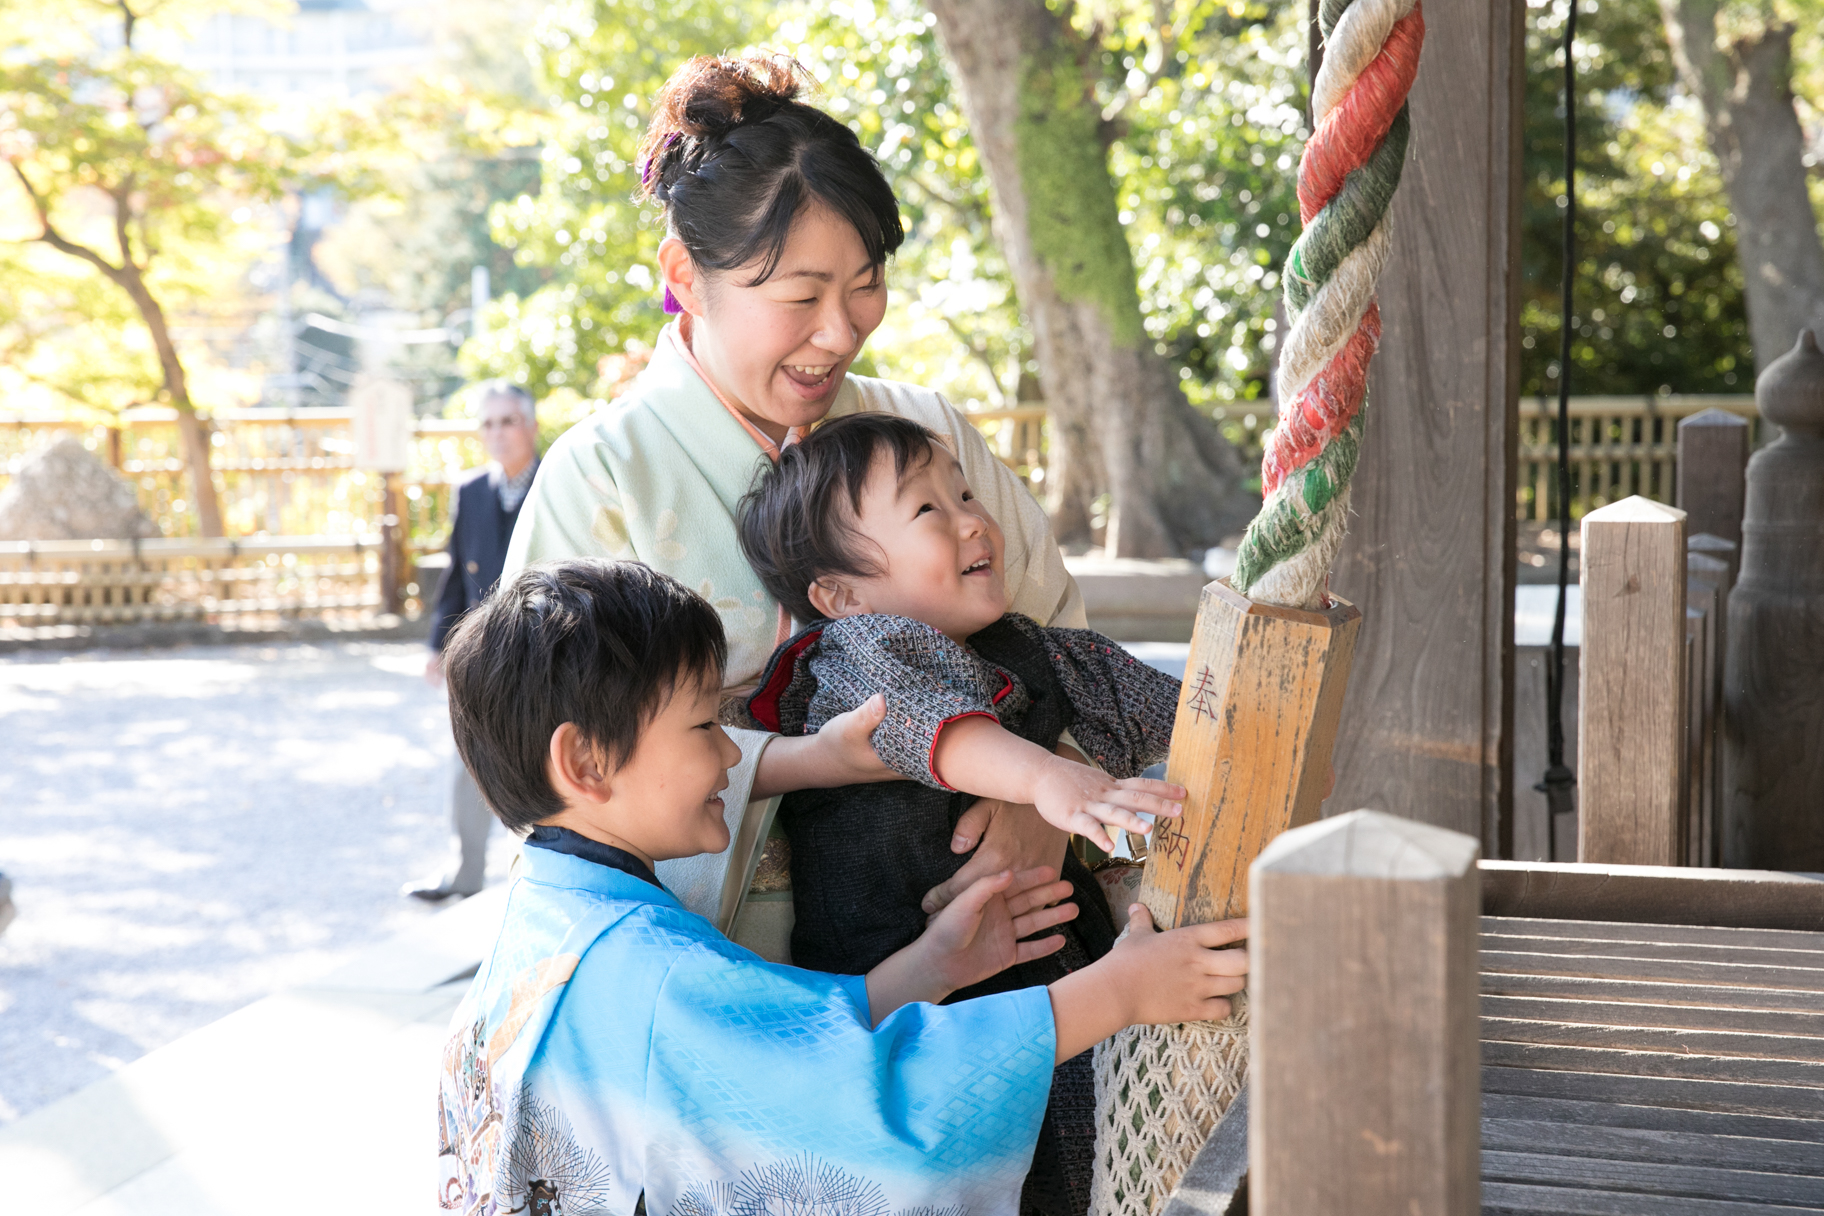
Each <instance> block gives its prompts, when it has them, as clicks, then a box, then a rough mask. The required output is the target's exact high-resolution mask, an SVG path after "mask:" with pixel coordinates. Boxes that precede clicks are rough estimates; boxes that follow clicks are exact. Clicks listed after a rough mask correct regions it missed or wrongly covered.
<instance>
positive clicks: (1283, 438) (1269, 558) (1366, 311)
mask: <svg viewBox="0 0 1824 1216" xmlns="http://www.w3.org/2000/svg"><path fill="white" fill-rule="evenodd" d="M1318 21H1319V28H1320V29H1321V30H1322V32H1323V35H1324V39H1325V44H1326V50H1325V61H1324V65H1323V68H1322V69H1321V70H1320V72H1319V73H1318V78H1317V80H1316V82H1315V83H1314V86H1313V90H1312V103H1313V105H1312V108H1313V111H1314V113H1315V116H1316V123H1317V129H1316V130H1315V131H1314V132H1313V133H1312V136H1311V139H1310V142H1309V143H1307V144H1306V145H1305V151H1304V156H1303V157H1302V159H1301V160H1300V161H1299V168H1298V203H1299V218H1300V220H1301V222H1303V224H1304V225H1305V228H1304V231H1303V233H1302V234H1300V236H1299V238H1298V242H1297V243H1296V244H1295V245H1294V246H1293V248H1292V253H1291V256H1290V257H1289V258H1288V259H1287V263H1286V267H1285V271H1284V274H1283V276H1282V277H1283V279H1284V283H1285V302H1286V313H1287V317H1288V320H1289V321H1290V325H1289V326H1288V330H1287V333H1286V335H1285V336H1284V339H1283V341H1282V343H1281V347H1280V367H1279V383H1280V390H1281V396H1280V410H1279V423H1278V425H1277V426H1276V427H1275V428H1274V429H1273V431H1272V432H1270V433H1269V435H1268V436H1267V442H1266V452H1265V455H1264V456H1263V458H1262V461H1261V489H1262V491H1263V492H1264V494H1265V496H1266V500H1265V502H1264V503H1263V504H1262V506H1261V510H1260V514H1259V515H1257V516H1256V517H1255V519H1254V522H1253V523H1252V524H1251V525H1250V526H1249V528H1248V532H1247V535H1246V537H1245V538H1244V539H1243V541H1242V546H1241V551H1240V554H1239V555H1238V558H1237V562H1236V568H1235V573H1234V576H1233V577H1232V579H1231V580H1230V581H1231V583H1232V584H1233V585H1234V587H1235V588H1236V589H1237V590H1238V591H1241V592H1242V593H1244V594H1246V595H1249V596H1251V597H1252V598H1254V599H1256V600H1259V601H1262V602H1265V603H1274V604H1281V605H1285V606H1289V607H1296V608H1315V607H1318V606H1320V605H1321V604H1322V602H1323V600H1324V581H1325V579H1326V578H1327V576H1328V573H1329V567H1330V561H1331V559H1332V558H1333V557H1334V556H1335V554H1336V549H1337V546H1338V545H1340V544H1341V541H1342V533H1343V529H1344V524H1345V517H1346V514H1347V509H1348V489H1349V480H1350V477H1351V476H1352V475H1353V474H1354V472H1355V464H1356V458H1357V455H1358V454H1359V452H1360V450H1361V435H1362V406H1363V404H1364V403H1365V401H1366V398H1367V393H1368V364H1369V361H1370V360H1371V359H1372V358H1373V357H1374V351H1375V348H1376V346H1377V345H1378V344H1379V342H1380V337H1381V318H1380V308H1379V306H1378V305H1377V304H1376V302H1375V299H1374V281H1375V280H1376V279H1377V278H1378V277H1379V275H1380V271H1381V267H1382V266H1383V265H1384V264H1385V261H1386V256H1387V249H1388V246H1389V243H1390V241H1389V230H1388V220H1387V209H1388V206H1389V205H1390V204H1391V203H1392V201H1393V193H1394V191H1395V189H1397V188H1398V186H1399V184H1400V171H1401V169H1402V167H1403V166H1404V163H1405V159H1406V147H1407V140H1408V134H1409V130H1410V117H1409V114H1408V111H1407V105H1406V97H1407V94H1408V93H1409V92H1411V90H1412V82H1413V78H1414V77H1415V76H1416V75H1417V73H1418V66H1419V51H1420V47H1421V45H1422V44H1423V42H1424V39H1425V19H1424V16H1423V14H1422V12H1421V10H1420V7H1419V4H1418V2H1417V0H1324V3H1323V5H1322V7H1321V9H1320V11H1319V15H1318Z"/></svg>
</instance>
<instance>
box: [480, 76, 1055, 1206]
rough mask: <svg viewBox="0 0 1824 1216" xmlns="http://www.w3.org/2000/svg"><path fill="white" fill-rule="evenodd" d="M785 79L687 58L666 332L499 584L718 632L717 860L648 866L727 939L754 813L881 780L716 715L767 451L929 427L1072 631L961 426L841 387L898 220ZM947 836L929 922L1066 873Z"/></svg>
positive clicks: (826, 123) (1022, 513)
mask: <svg viewBox="0 0 1824 1216" xmlns="http://www.w3.org/2000/svg"><path fill="white" fill-rule="evenodd" d="M800 80H801V75H800V69H798V67H797V65H796V64H794V63H792V62H791V61H789V60H780V59H729V58H722V59H708V58H704V59H697V60H693V61H692V62H691V63H689V64H686V65H685V66H684V67H683V68H681V69H680V70H679V71H678V72H677V73H676V74H675V75H674V76H673V77H672V79H671V81H670V82H668V83H667V85H666V86H665V89H664V90H663V91H662V92H661V94H660V95H659V97H658V98H657V99H656V100H655V103H654V107H653V113H654V118H653V122H652V129H651V130H650V131H649V132H648V135H647V138H646V141H645V145H644V151H645V161H644V163H643V165H642V169H643V179H642V180H643V184H644V189H645V190H646V191H647V192H648V193H649V194H650V195H651V196H652V197H653V198H654V199H656V200H658V201H659V202H660V203H661V204H662V205H663V207H664V210H665V218H666V223H667V235H666V238H665V240H664V241H663V242H662V244H661V246H660V249H659V270H660V273H661V276H662V278H663V280H664V284H665V288H666V291H667V294H668V299H667V308H668V309H671V310H673V311H675V312H677V313H679V314H680V315H679V316H678V319H677V321H676V322H675V323H674V324H672V325H669V326H667V327H666V329H665V330H664V332H663V333H662V334H661V335H660V336H659V339H658V341H657V343H656V345H655V349H654V353H653V357H652V361H651V363H650V364H649V365H648V367H647V369H646V370H645V371H644V372H643V373H642V374H641V375H640V377H639V378H638V379H637V380H636V381H635V382H634V383H633V385H632V386H631V387H630V389H629V390H628V391H627V393H626V394H625V395H624V396H622V397H621V398H620V399H619V400H617V401H615V402H614V403H613V404H612V405H610V406H609V407H608V408H606V409H604V410H601V411H599V412H597V413H596V414H595V415H594V416H592V417H590V418H589V419H587V420H585V421H584V422H582V423H580V424H579V425H577V426H576V427H574V428H572V429H571V430H570V431H569V432H568V433H567V434H565V435H564V436H563V437H562V438H561V439H559V440H558V442H557V443H556V444H555V445H553V447H552V448H551V450H550V452H549V453H548V454H547V455H546V458H545V461H544V463H543V464H542V465H540V467H539V473H538V478H537V481H536V482H535V483H534V485H533V488H532V491H531V494H530V495H529V496H528V498H527V500H526V503H525V505H524V507H523V508H522V509H521V513H520V518H519V523H518V526H517V528H516V530H515V532H514V536H513V543H512V547H511V548H510V550H509V552H508V558H507V573H506V575H505V578H507V579H509V580H510V579H511V577H512V575H513V573H514V572H515V571H517V570H518V569H519V568H520V567H522V566H524V565H526V564H528V563H530V562H535V561H540V560H545V559H552V558H566V557H579V556H586V557H605V558H635V559H638V560H640V561H643V562H646V563H647V564H649V565H651V566H653V567H654V568H655V569H658V570H661V571H663V572H665V573H667V574H669V575H671V576H672V577H674V578H676V579H678V580H679V581H680V582H682V583H684V585H685V586H687V587H691V588H693V589H694V590H696V591H698V592H700V593H701V594H702V595H703V596H704V598H705V599H707V600H709V601H710V603H711V604H712V605H713V606H714V607H715V608H716V610H717V612H718V613H719V614H720V615H721V618H722V621H723V625H724V627H725V630H726V632H727V635H728V649H729V654H728V666H727V670H726V675H725V681H726V685H727V687H725V689H724V690H723V692H724V698H725V701H724V703H725V705H726V706H727V707H728V709H727V710H725V720H728V721H730V722H731V724H732V725H734V726H735V727H736V729H731V730H730V732H729V733H730V736H731V738H733V739H734V741H735V743H736V744H737V745H738V746H739V747H740V749H741V762H740V764H738V765H737V766H735V768H734V769H733V770H731V772H730V774H729V786H728V790H727V791H726V793H725V795H724V798H725V802H726V805H727V817H728V826H729V834H730V837H731V843H730V845H729V847H728V848H727V849H725V850H724V851H723V852H722V853H721V854H719V855H714V856H708V857H703V858H694V859H689V860H684V861H677V862H667V863H662V864H661V865H660V867H659V875H660V877H661V878H662V879H663V880H664V882H665V884H666V885H667V887H669V888H670V889H671V890H672V891H673V892H674V893H675V894H677V896H678V897H679V899H680V900H681V902H683V903H684V904H685V905H686V906H687V907H689V908H691V909H692V910H693V911H696V912H699V913H701V914H703V915H705V916H707V917H708V918H709V919H710V920H711V921H712V922H713V923H715V924H716V926H717V927H718V928H720V929H721V930H723V931H724V932H732V931H734V930H735V927H736V926H735V918H736V915H737V913H738V912H739V911H740V909H741V904H742V900H743V898H744V896H745V895H746V892H747V888H748V883H749V880H750V878H751V876H752V874H753V872H754V866H755V864H756V862H757V859H758V853H759V846H760V845H761V844H762V843H763V842H764V840H765V839H766V835H767V832H768V830H769V828H770V826H771V821H772V815H773V812H774V809H775V803H774V802H773V801H772V798H773V796H774V795H777V794H780V793H783V792H786V791H789V790H799V789H812V788H817V789H827V788H832V787H836V786H844V785H850V784H854V783H857V782H864V781H885V780H891V779H895V778H897V774H896V773H894V772H893V770H891V769H889V768H888V767H887V766H886V765H884V764H882V763H881V762H880V759H879V757H877V756H876V755H875V754H874V751H873V748H872V747H871V746H870V744H869V737H870V735H871V733H872V732H873V730H874V728H875V727H876V726H878V724H879V722H880V714H881V712H882V709H881V707H880V705H879V704H875V705H873V706H872V707H870V706H867V705H864V706H862V707H861V708H859V709H856V710H852V711H850V712H849V713H846V714H843V715H840V716H839V717H838V718H836V719H834V720H832V721H830V722H829V723H827V724H825V726H824V727H823V729H822V730H820V731H818V732H817V733H816V734H814V735H809V736H803V737H796V738H780V737H778V736H776V735H772V734H769V733H767V732H764V731H760V730H752V729H739V727H740V726H742V725H747V726H751V725H752V723H751V722H740V721H737V720H736V719H737V718H738V717H739V716H740V714H741V711H740V701H741V700H742V699H744V694H745V693H747V692H749V691H751V690H752V688H753V685H754V682H755V680H756V678H757V677H758V675H759V673H760V671H761V669H762V667H763V666H764V665H765V663H766V661H767V659H768V658H769V656H770V655H771V654H772V652H773V650H774V648H775V647H777V646H778V645H779V644H780V643H781V642H783V641H784V640H785V639H786V638H787V637H789V636H790V634H791V632H792V621H791V614H790V613H788V612H787V611H785V610H784V609H782V608H781V607H780V604H779V602H778V600H776V599H775V598H774V597H773V596H772V595H770V594H769V593H768V592H767V590H766V588H765V587H764V586H763V584H762V582H761V580H760V577H759V576H758V575H757V574H756V573H755V572H754V570H753V569H752V568H751V567H750V566H749V565H748V563H747V561H746V560H745V559H744V558H743V556H742V553H741V548H740V543H739V540H738V538H737V528H736V517H737V511H738V509H739V505H740V502H741V499H742V496H743V495H745V494H746V493H747V491H748V490H749V489H750V488H751V486H752V485H753V483H754V480H755V477H756V475H757V474H758V473H759V472H760V471H761V470H762V469H763V468H765V467H767V466H768V464H769V462H770V461H773V460H776V459H778V456H779V452H780V450H781V449H782V448H784V447H787V446H789V445H791V444H793V443H794V442H796V440H797V438H798V437H799V436H800V435H802V434H803V433H804V432H805V431H806V430H807V429H808V428H811V427H814V426H816V425H817V424H818V423H820V422H821V421H823V420H824V419H825V418H832V417H841V416H844V415H848V414H855V413H863V412H879V413H888V414H895V415H898V416H900V417H904V418H909V419H911V420H912V421H915V422H917V423H919V424H920V425H922V426H924V427H927V428H929V429H930V430H931V431H932V432H934V433H936V434H937V435H938V436H940V437H941V438H942V440H943V442H944V443H945V444H946V446H947V448H948V450H949V451H950V452H953V453H954V454H955V458H956V463H957V465H958V466H960V471H961V473H962V476H963V478H964V480H965V481H966V482H967V484H968V485H969V486H970V488H971V489H972V490H973V492H974V494H975V495H976V497H977V498H979V499H980V501H981V505H982V508H983V509H984V510H985V511H986V512H987V513H988V515H989V516H991V517H992V518H994V519H996V520H998V521H999V523H1000V526H1001V528H1002V530H1003V532H1004V540H1005V549H1004V563H1003V574H1004V577H1005V584H1006V596H1007V607H1008V610H1009V611H1012V612H1017V613H1021V614H1023V615H1025V616H1029V617H1031V618H1033V619H1034V620H1035V621H1037V622H1039V623H1040V624H1044V625H1063V626H1074V627H1081V626H1082V625H1084V624H1085V620H1084V615H1083V601H1082V597H1081V595H1080V594H1079V593H1078V592H1077V589H1076V586H1075V584H1074V583H1073V582H1072V581H1071V578H1070V576H1069V574H1068V573H1066V571H1065V569H1064V563H1063V559H1062V558H1061V557H1060V555H1059V553H1058V547H1057V543H1056V541H1055V539H1054V537H1053V536H1052V533H1051V528H1050V524H1049V523H1048V521H1047V520H1046V518H1045V513H1044V511H1043V510H1042V509H1041V508H1040V507H1039V505H1038V503H1037V502H1035V501H1034V500H1033V498H1032V496H1031V494H1029V493H1028V492H1027V490H1026V487H1025V486H1024V485H1023V484H1022V483H1021V482H1020V481H1019V480H1018V479H1016V478H1015V477H1014V475H1013V474H1012V473H1011V472H1009V471H1008V470H1007V469H1006V467H1005V466H1003V465H1002V464H1001V463H1000V461H999V460H997V459H996V458H995V457H994V455H993V453H991V452H990V451H989V450H988V447H987V445H986V444H985V443H984V442H983V440H982V438H981V436H980V435H979V434H978V433H977V432H976V431H975V429H974V428H973V427H972V426H970V425H969V423H968V420H967V419H966V418H964V417H963V415H961V414H960V413H958V412H957V411H956V410H955V409H953V408H952V407H951V405H950V404H949V402H947V401H945V400H944V398H943V396H942V395H941V394H939V393H936V392H932V391H930V390H928V389H925V388H921V387H918V386H916V385H910V384H898V383H893V382H891V381H885V380H877V379H873V378H871V377H865V376H857V375H854V374H851V372H850V368H851V366H852V365H853V363H854V361H855V359H856V357H857V356H858V355H859V354H860V352H861V349H862V346H863V344H864V343H865V342H866V341H867V339H868V337H869V335H870V334H872V333H873V332H874V330H875V328H876V327H877V326H878V325H879V324H880V321H881V318H882V316H883V315H884V314H885V312H886V307H887V284H886V270H887V261H888V259H889V257H890V256H891V255H892V253H893V252H894V250H895V249H897V248H898V246H899V244H900V242H901V240H902V239H903V231H902V228H901V225H900V220H899V207H898V204H897V201H896V200H895V199H894V196H893V193H892V189H891V188H890V187H889V186H888V185H887V183H886V180H885V179H884V178H883V177H882V176H881V173H880V170H879V167H878V165H876V163H875V161H874V158H873V156H872V155H870V154H869V153H868V151H867V150H866V149H864V148H863V147H862V146H861V145H860V143H859V142H858V141H857V139H856V137H855V135H854V133H853V132H852V131H850V130H849V128H848V127H847V126H845V125H844V124H843V123H841V122H840V121H838V120H836V119H834V118H832V117H830V116H829V115H828V114H825V113H824V112H822V111H821V110H818V109H816V108H815V107H812V106H809V105H806V104H804V103H803V102H801V101H799V100H798V99H797V97H798V92H799V89H800ZM957 832H958V836H959V844H958V846H957V847H958V850H959V851H958V854H957V856H956V859H955V864H956V871H955V873H954V874H953V875H952V876H951V878H950V879H949V881H948V882H946V883H944V884H943V885H942V886H941V887H940V888H938V890H937V891H935V892H934V893H933V906H936V905H937V904H939V903H941V902H946V901H947V900H948V898H949V897H950V896H951V895H952V894H953V893H954V892H956V891H960V890H961V889H962V888H963V887H965V886H967V885H968V884H969V883H970V882H973V881H974V880H975V879H976V878H978V877H980V876H982V875H984V874H992V873H996V872H998V871H1000V870H1001V869H1003V868H1014V869H1019V870H1026V869H1031V868H1034V867H1037V866H1046V865H1048V866H1053V867H1056V866H1058V865H1059V864H1060V863H1061V862H1062V860H1063V855H1064V849H1065V836H1064V834H1063V833H1061V832H1059V831H1057V830H1056V829H1054V828H1052V827H1051V826H1050V825H1048V824H1046V823H1045V822H1044V821H1043V820H1041V819H1040V818H1039V817H1038V815H1037V813H1036V812H1035V811H1033V810H1032V809H1031V808H1030V807H1013V806H1008V805H1006V804H1003V803H999V802H994V801H992V800H987V799H984V800H982V801H981V802H978V803H977V804H976V805H975V807H973V808H972V809H971V810H970V811H969V813H968V814H967V815H966V816H965V817H964V818H963V820H962V821H960V822H959V823H958V825H957ZM978 841H980V842H981V844H980V847H979V848H977V847H976V845H977V842H978ZM858 879H859V880H860V881H864V882H865V881H866V879H867V876H865V875H864V876H858ZM1085 1169H1087V1164H1086V1163H1085ZM1076 1210H1079V1211H1080V1210H1082V1208H1081V1205H1079V1206H1078V1207H1077V1209H1076Z"/></svg>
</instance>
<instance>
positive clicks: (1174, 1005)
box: [1051, 904, 1248, 1063]
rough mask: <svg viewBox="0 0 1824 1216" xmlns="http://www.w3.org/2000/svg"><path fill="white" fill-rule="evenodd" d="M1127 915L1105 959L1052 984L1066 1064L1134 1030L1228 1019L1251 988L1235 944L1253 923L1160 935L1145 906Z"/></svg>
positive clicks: (1059, 1049)
mask: <svg viewBox="0 0 1824 1216" xmlns="http://www.w3.org/2000/svg"><path fill="white" fill-rule="evenodd" d="M1128 911H1129V919H1128V922H1127V931H1126V932H1125V933H1123V934H1122V935H1121V938H1120V940H1118V941H1117V942H1116V943H1115V948H1114V949H1113V950H1112V951H1110V952H1109V954H1108V955H1107V956H1106V957H1104V958H1101V959H1098V960H1097V961H1096V962H1094V963H1091V964H1090V965H1089V966H1087V967H1085V968H1083V969H1082V970H1081V971H1073V972H1071V973H1070V974H1069V975H1067V976H1065V977H1064V978H1063V979H1061V980H1059V981H1057V982H1056V983H1054V984H1052V985H1051V1010H1052V1017H1053V1019H1054V1020H1055V1023H1056V1026H1057V1060H1058V1062H1059V1063H1063V1062H1064V1061H1065V1060H1068V1059H1070V1058H1071V1057H1072V1056H1074V1055H1076V1054H1078V1053H1079V1052H1083V1051H1087V1050H1088V1049H1089V1048H1091V1047H1094V1046H1095V1045H1096V1044H1097V1043H1100V1042H1101V1041H1102V1040H1103V1039H1106V1038H1107V1037H1108V1036H1109V1035H1111V1034H1114V1033H1115V1032H1116V1031H1118V1030H1122V1029H1124V1028H1126V1027H1128V1026H1149V1025H1158V1024H1160V1023H1167V1022H1208V1021H1218V1020H1220V1019H1222V1018H1226V1017H1228V1016H1229V1014H1230V1013H1231V1012H1232V1011H1233V1010H1232V1006H1231V1005H1230V1003H1229V1000H1228V998H1229V997H1230V996H1233V995H1234V994H1235V993H1237V992H1240V991H1241V990H1242V988H1243V987H1245V986H1246V985H1245V982H1244V979H1243V977H1244V976H1246V975H1247V973H1248V952H1247V950H1246V949H1245V948H1242V947H1239V946H1236V945H1235V943H1237V942H1239V941H1241V940H1242V939H1243V938H1245V937H1247V935H1248V922H1247V921H1245V920H1223V921H1217V922H1216V923H1214V924H1209V925H1187V926H1185V927H1184V928H1182V929H1173V930H1171V931H1169V932H1166V933H1160V932H1158V931H1157V930H1155V929H1154V928H1153V918H1152V914H1151V913H1149V912H1148V911H1147V910H1146V906H1145V905H1144V904H1134V905H1132V906H1131V907H1130V908H1129V910H1128ZM1225 946H1226V947H1230V948H1229V949H1223V948H1222V947H1225Z"/></svg>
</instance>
